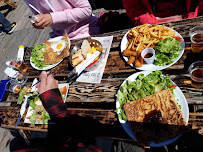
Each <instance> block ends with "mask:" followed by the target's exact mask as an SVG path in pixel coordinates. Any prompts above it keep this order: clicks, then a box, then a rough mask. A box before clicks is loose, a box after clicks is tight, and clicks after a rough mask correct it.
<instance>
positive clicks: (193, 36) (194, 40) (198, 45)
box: [189, 26, 203, 53]
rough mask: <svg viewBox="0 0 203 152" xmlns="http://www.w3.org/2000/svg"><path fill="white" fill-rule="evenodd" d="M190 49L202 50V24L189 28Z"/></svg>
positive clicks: (196, 51) (194, 50)
mask: <svg viewBox="0 0 203 152" xmlns="http://www.w3.org/2000/svg"><path fill="white" fill-rule="evenodd" d="M189 34H190V40H191V49H192V52H194V53H200V52H201V51H202V50H203V26H195V27H193V28H191V29H190V33H189Z"/></svg>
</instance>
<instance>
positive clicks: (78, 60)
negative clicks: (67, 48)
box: [72, 50, 84, 66]
mask: <svg viewBox="0 0 203 152" xmlns="http://www.w3.org/2000/svg"><path fill="white" fill-rule="evenodd" d="M76 53H77V55H76V57H75V58H72V64H73V66H76V65H78V64H80V63H81V62H82V61H83V60H84V57H83V56H82V54H81V50H79V51H77V52H76ZM74 55H75V54H74Z"/></svg>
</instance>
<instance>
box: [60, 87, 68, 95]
mask: <svg viewBox="0 0 203 152" xmlns="http://www.w3.org/2000/svg"><path fill="white" fill-rule="evenodd" d="M66 91H67V87H66V86H64V87H63V90H62V92H61V93H62V94H66Z"/></svg>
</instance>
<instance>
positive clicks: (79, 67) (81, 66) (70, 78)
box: [67, 51, 101, 82]
mask: <svg viewBox="0 0 203 152" xmlns="http://www.w3.org/2000/svg"><path fill="white" fill-rule="evenodd" d="M100 54H101V52H100V51H95V52H94V53H93V54H91V53H88V54H87V58H86V60H85V61H83V62H82V63H80V64H79V65H77V66H76V67H75V68H74V69H73V70H72V71H71V72H70V73H69V74H68V76H67V77H68V82H73V81H74V79H75V78H77V77H78V76H79V75H80V73H81V72H82V71H83V70H84V69H85V68H86V67H88V66H89V65H90V64H91V63H92V62H93V61H94V60H95V59H96V58H97V57H98V56H99V55H100Z"/></svg>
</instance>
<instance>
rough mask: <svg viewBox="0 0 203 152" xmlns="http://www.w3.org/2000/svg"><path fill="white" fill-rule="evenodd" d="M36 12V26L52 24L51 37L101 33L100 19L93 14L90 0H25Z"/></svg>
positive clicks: (76, 36) (79, 36) (34, 24)
mask: <svg viewBox="0 0 203 152" xmlns="http://www.w3.org/2000/svg"><path fill="white" fill-rule="evenodd" d="M24 1H25V3H26V4H27V5H28V6H29V7H30V9H31V10H32V12H33V13H34V14H35V20H31V23H32V25H33V26H34V27H35V28H38V29H43V28H44V27H47V26H51V28H52V29H53V31H52V32H51V33H50V37H51V38H53V37H56V36H63V35H64V34H65V33H67V34H68V37H69V38H70V39H77V38H83V37H88V36H91V35H95V34H98V33H99V31H100V30H99V24H98V19H97V18H96V17H95V16H93V15H92V8H91V6H90V3H89V2H88V0H24Z"/></svg>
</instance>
